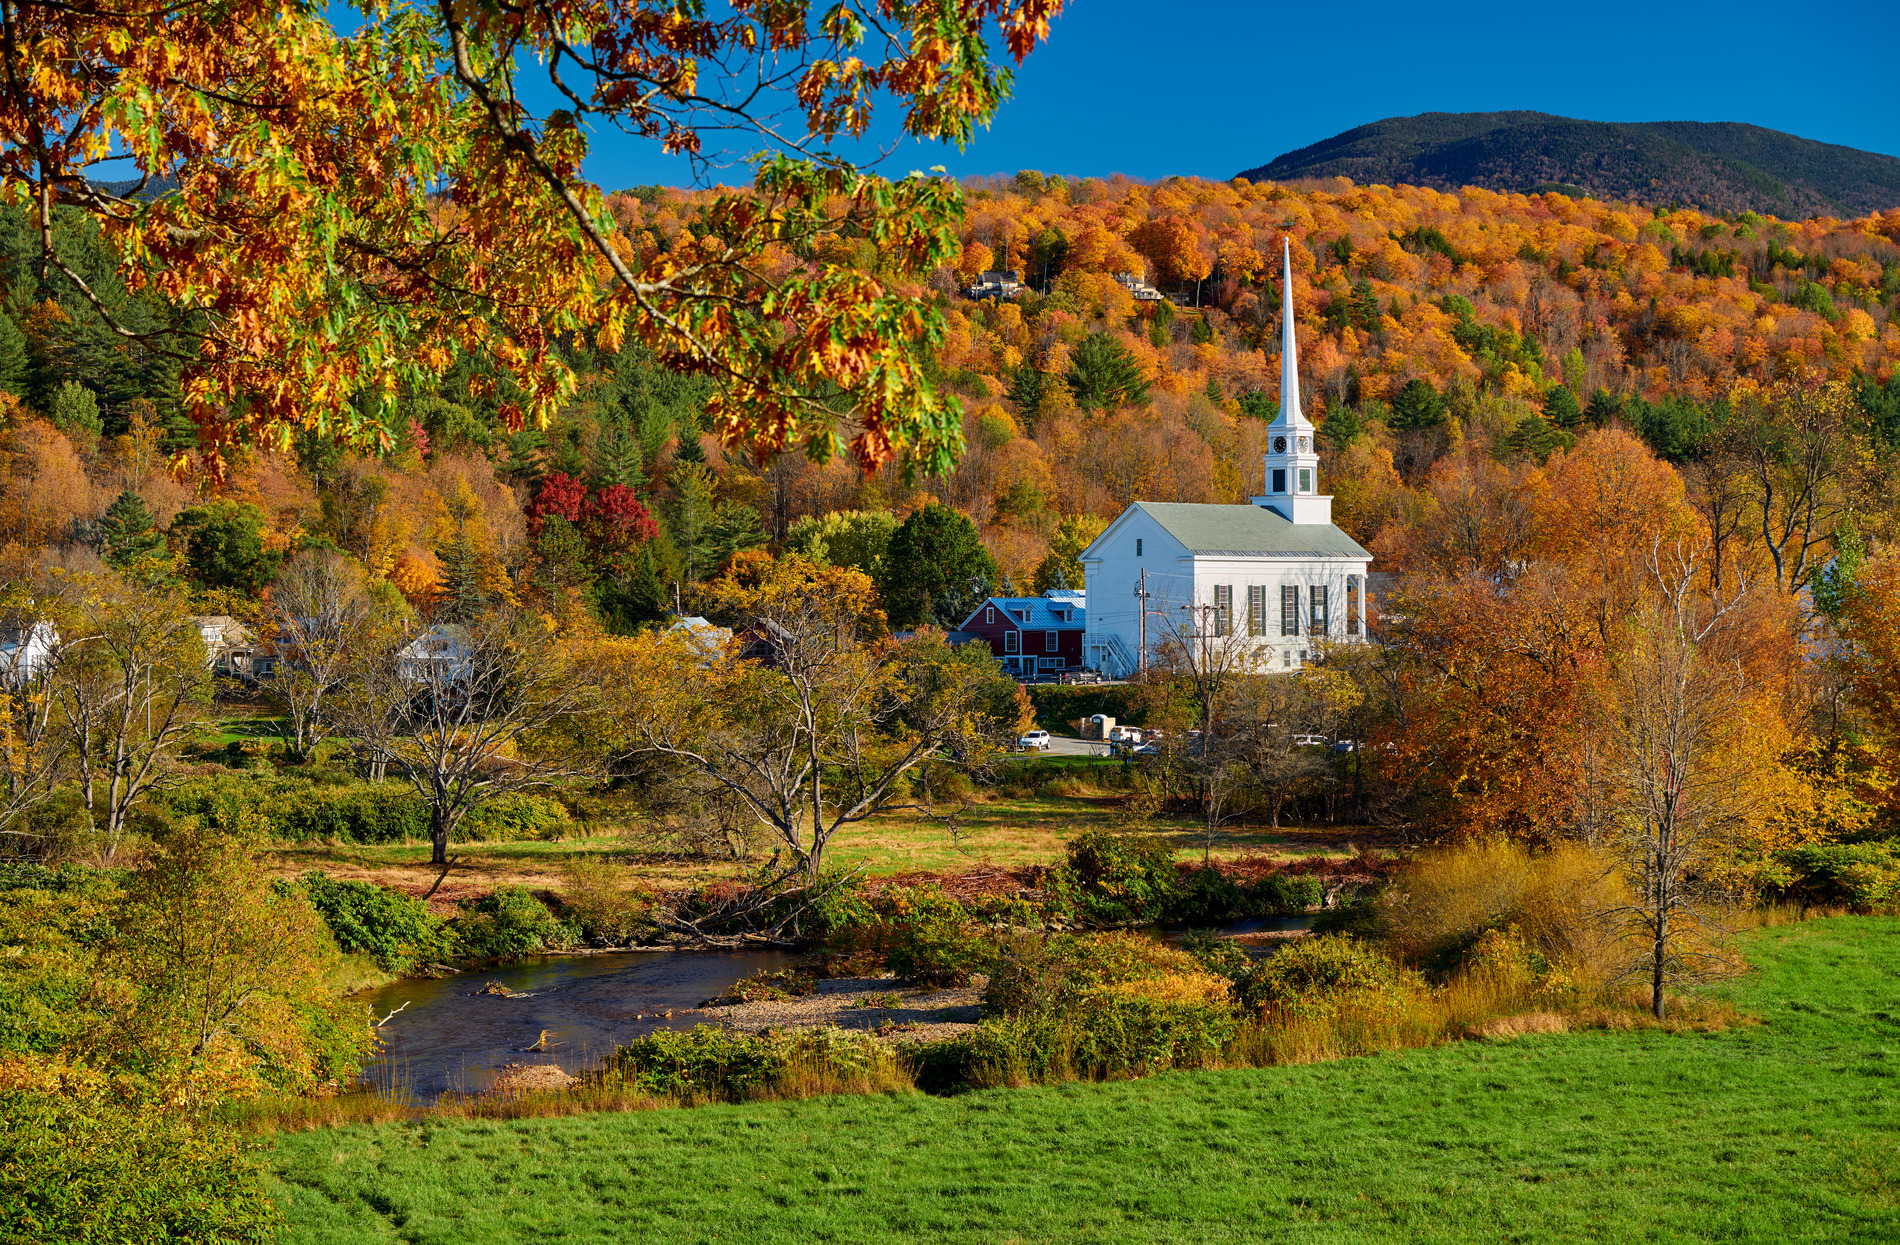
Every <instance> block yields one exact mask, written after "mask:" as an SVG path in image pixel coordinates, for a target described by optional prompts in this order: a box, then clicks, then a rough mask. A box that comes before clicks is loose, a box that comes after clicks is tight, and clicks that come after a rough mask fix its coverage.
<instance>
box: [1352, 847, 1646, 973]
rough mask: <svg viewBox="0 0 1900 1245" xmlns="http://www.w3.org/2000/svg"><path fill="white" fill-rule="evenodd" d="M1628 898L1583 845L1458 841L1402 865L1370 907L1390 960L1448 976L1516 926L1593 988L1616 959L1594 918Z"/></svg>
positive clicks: (1612, 936) (1615, 943) (1613, 937)
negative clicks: (1546, 847) (1483, 941)
mask: <svg viewBox="0 0 1900 1245" xmlns="http://www.w3.org/2000/svg"><path fill="white" fill-rule="evenodd" d="M1627 901H1628V895H1627V891H1626V890H1625V889H1624V887H1623V884H1622V882H1621V880H1620V878H1619V877H1618V876H1617V875H1616V874H1615V872H1614V871H1613V870H1612V869H1611V868H1610V867H1609V866H1608V865H1607V864H1605V863H1604V862H1603V861H1602V860H1599V859H1598V858H1597V857H1595V856H1593V855H1592V854H1591V853H1590V852H1589V851H1588V850H1587V849H1585V848H1583V847H1581V846H1577V845H1566V846H1563V847H1558V848H1555V849H1553V850H1551V851H1548V852H1533V851H1531V850H1530V849H1528V848H1525V847H1522V846H1520V845H1518V844H1516V843H1512V842H1510V841H1508V840H1502V839H1500V840H1496V841H1490V842H1478V843H1468V844H1462V845H1459V846H1456V847H1448V848H1441V849H1438V850H1436V851H1432V852H1428V853H1426V854H1424V855H1422V856H1420V857H1419V858H1418V859H1417V860H1415V861H1413V862H1411V863H1410V864H1409V865H1408V866H1407V867H1406V868H1405V869H1404V870H1403V871H1402V872H1401V873H1400V875H1399V877H1398V879H1397V880H1396V881H1395V883H1394V885H1393V887H1392V889H1391V890H1389V891H1388V892H1387V894H1386V896H1385V897H1384V898H1383V899H1382V900H1381V901H1380V902H1379V905H1378V907H1379V914H1380V916H1381V918H1382V920H1383V921H1384V923H1385V926H1386V929H1387V937H1388V938H1389V939H1390V941H1391V944H1392V947H1393V949H1394V950H1395V951H1396V952H1397V953H1398V955H1399V957H1400V958H1401V959H1402V960H1404V961H1405V962H1406V963H1408V964H1415V965H1418V966H1420V967H1422V968H1424V969H1425V970H1426V971H1427V972H1428V973H1429V974H1431V975H1432V976H1433V977H1434V978H1438V979H1443V978H1448V977H1450V976H1451V975H1452V974H1454V973H1456V972H1457V971H1458V970H1459V968H1460V967H1462V966H1463V965H1464V963H1465V960H1466V957H1467V955H1468V953H1469V952H1470V950H1471V949H1472V948H1473V947H1474V946H1476V945H1477V943H1478V940H1479V939H1480V938H1482V937H1483V936H1484V935H1485V934H1486V933H1488V932H1490V931H1493V930H1501V929H1504V928H1506V927H1507V926H1513V925H1515V926H1516V927H1517V928H1518V930H1519V931H1520V935H1521V937H1522V938H1523V940H1524V941H1525V943H1526V944H1527V945H1528V946H1529V947H1530V948H1531V949H1533V950H1535V951H1536V952H1537V953H1538V954H1539V955H1541V956H1542V957H1543V958H1544V959H1545V960H1546V961H1548V962H1549V963H1551V964H1553V965H1561V966H1562V967H1563V969H1564V971H1565V972H1566V973H1568V974H1570V975H1571V976H1572V977H1573V978H1575V979H1576V980H1577V981H1579V983H1590V982H1594V983H1598V984H1600V983H1602V982H1604V981H1607V980H1608V979H1609V978H1610V977H1611V976H1613V975H1615V973H1616V972H1617V971H1618V969H1619V967H1620V964H1621V961H1622V959H1623V955H1622V948H1621V946H1620V943H1619V940H1618V936H1617V933H1616V931H1615V930H1614V929H1612V928H1611V927H1610V926H1609V925H1607V924H1606V922H1605V921H1604V918H1603V914H1604V913H1606V912H1609V911H1611V910H1613V909H1615V908H1617V907H1619V906H1620V905H1622V904H1624V903H1626V902H1627Z"/></svg>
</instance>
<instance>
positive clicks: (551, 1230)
mask: <svg viewBox="0 0 1900 1245" xmlns="http://www.w3.org/2000/svg"><path fill="white" fill-rule="evenodd" d="M1749 952H1750V958H1751V960H1752V962H1753V963H1754V964H1755V965H1756V966H1757V969H1758V972H1757V973H1756V974H1755V975H1753V976H1752V977H1751V978H1749V979H1748V980H1746V981H1745V982H1743V983H1742V984H1740V985H1739V986H1738V987H1736V988H1735V989H1734V990H1733V995H1734V997H1735V999H1736V1000H1737V1002H1738V1003H1739V1004H1740V1005H1741V1006H1743V1007H1744V1008H1746V1009H1748V1010H1750V1011H1752V1012H1753V1013H1754V1014H1756V1015H1758V1016H1759V1017H1761V1018H1762V1021H1763V1023H1761V1024H1759V1025H1748V1026H1742V1027H1739V1028H1735V1029H1731V1030H1730V1031H1728V1032H1724V1033H1716V1034H1706V1035H1698V1034H1685V1035H1668V1034H1662V1033H1657V1032H1648V1031H1646V1032H1634V1033H1620V1034H1612V1033H1579V1034H1568V1035H1560V1036H1545V1037H1535V1038H1522V1039H1519V1040H1517V1041H1515V1042H1509V1043H1465V1044H1460V1045H1456V1046H1450V1047H1443V1048H1439V1049H1436V1050H1428V1051H1416V1052H1411V1053H1408V1054H1403V1055H1395V1056H1382V1057H1376V1058H1368V1059H1357V1060H1350V1061H1346V1062H1341V1063H1333V1064H1320V1065H1310V1066H1305V1067H1292V1068H1275V1069H1267V1070H1260V1071H1233V1072H1215V1073H1176V1074H1168V1075H1164V1076H1158V1077H1155V1078H1153V1079H1150V1080H1145V1081H1134V1082H1122V1083H1116V1084H1100V1085H1069V1086H1063V1087H1060V1088H1053V1089H1031V1090H999V1091H986V1092H982V1093H974V1094H968V1095H965V1096H962V1097H957V1098H948V1099H932V1098H926V1097H923V1096H919V1095H907V1096H902V1097H892V1098H857V1099H852V1098H839V1099H824V1100H813V1101H806V1102H784V1103H760V1104H754V1105H748V1106H739V1107H708V1108H701V1109H697V1110H688V1111H652V1112H643V1113H635V1114H628V1115H595V1116H580V1117H570V1118H566V1119H548V1120H527V1121H516V1122H508V1123H489V1122H476V1123H461V1124H452V1125H435V1126H413V1125H389V1126H379V1127H352V1128H345V1129H340V1130H335V1131H319V1132H311V1133H304V1134H298V1135H291V1136H285V1137H282V1138H280V1139H279V1140H277V1141H276V1143H275V1148H274V1151H273V1153H272V1159H273V1161H274V1163H275V1166H276V1168H277V1170H278V1172H279V1173H280V1177H279V1179H278V1180H277V1182H276V1184H275V1189H276V1193H277V1196H278V1197H280V1198H281V1199H282V1201H283V1204H284V1205H285V1207H286V1210H287V1212H288V1214H289V1217H290V1221H291V1225H292V1227H291V1230H290V1231H289V1232H288V1233H287V1234H286V1240H288V1241H291V1242H297V1243H299V1245H319V1243H322V1245H330V1243H333V1242H334V1243H337V1245H342V1243H344V1242H349V1243H350V1245H357V1243H361V1242H381V1241H390V1242H393V1241H404V1242H416V1243H419V1245H436V1243H447V1242H468V1243H471V1245H474V1243H477V1242H479V1243H481V1245H507V1243H509V1242H525V1241H536V1242H551V1241H559V1242H609V1241H611V1242H616V1243H618V1242H626V1241H638V1240H663V1241H668V1242H682V1243H683V1242H698V1241H738V1242H745V1243H746V1245H763V1243H765V1242H781V1241H784V1242H791V1241H800V1242H802V1241H867V1242H869V1241H893V1240H898V1241H939V1240H941V1241H951V1240H958V1241H981V1242H999V1243H1000V1242H1011V1241H1018V1242H1147V1241H1155V1242H1161V1241H1168V1242H1177V1241H1178V1242H1204V1241H1301V1242H1309V1241H1310V1242H1341V1243H1344V1242H1355V1243H1357V1242H1388V1241H1393V1242H1400V1241H1421V1242H1424V1241H1458V1242H1464V1241H1513V1242H1517V1241H1550V1242H1567V1241H1615V1242H1625V1241H1724V1242H1750V1241H1760V1242H1781V1241H1830V1242H1846V1241H1868V1242H1874V1241H1881V1242H1891V1241H1894V1240H1900V1093H1897V1092H1896V1091H1897V1090H1900V1082H1897V1081H1896V1079H1895V1073H1896V1071H1897V1070H1900V921H1896V920H1891V919H1880V918H1841V919H1836V920H1831V921H1822V922H1813V923H1809V924H1805V925H1797V926H1788V927H1783V928H1779V929H1774V930H1770V931H1766V932H1763V933H1761V934H1758V935H1755V936H1754V937H1753V938H1752V939H1751V942H1750V946H1749Z"/></svg>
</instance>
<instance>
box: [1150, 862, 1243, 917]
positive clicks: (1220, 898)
mask: <svg viewBox="0 0 1900 1245" xmlns="http://www.w3.org/2000/svg"><path fill="white" fill-rule="evenodd" d="M1249 907H1250V905H1249V904H1248V902H1247V896H1246V894H1245V893H1244V892H1243V891H1242V890H1241V889H1240V887H1239V886H1238V885H1236V884H1235V882H1234V880H1233V879H1232V878H1230V877H1228V876H1227V875H1226V874H1224V873H1222V872H1221V871H1220V870H1219V869H1217V868H1215V867H1214V866H1212V865H1206V866H1203V867H1202V868H1199V869H1189V870H1187V871H1185V872H1184V873H1181V874H1180V880H1179V881H1178V883H1177V885H1176V888H1175V890H1174V891H1173V892H1172V893H1171V894H1170V895H1169V896H1168V899H1167V908H1166V910H1165V911H1164V913H1163V919H1164V920H1166V921H1167V922H1168V923H1169V924H1172V925H1216V924H1219V923H1220V922H1222V921H1231V920H1233V919H1234V918H1236V917H1239V916H1242V915H1244V914H1245V913H1246V912H1247V911H1248V909H1249Z"/></svg>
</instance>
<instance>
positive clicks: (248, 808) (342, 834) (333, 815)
mask: <svg viewBox="0 0 1900 1245" xmlns="http://www.w3.org/2000/svg"><path fill="white" fill-rule="evenodd" d="M157 802H158V803H160V804H162V805H163V807H164V808H166V809H167V810H169V811H170V812H172V813H174V814H184V815H187V816H197V817H213V816H218V815H220V810H221V809H224V808H227V807H236V808H237V809H238V810H240V811H242V812H244V813H250V814H256V815H260V816H262V817H263V818H264V819H265V820H266V822H267V823H268V825H269V827H270V836H271V837H272V838H273V839H275V840H277V841H279V842H283V843H306V842H309V841H311V840H314V839H323V840H328V841H331V842H337V843H401V842H406V841H409V840H414V839H422V838H426V837H428V833H429V812H428V809H426V808H425V807H423V804H422V802H421V801H420V800H418V799H417V798H416V795H415V793H414V792H413V791H409V790H407V789H405V788H403V787H399V786H397V785H395V784H394V783H376V784H362V785H355V786H347V787H332V786H322V787H319V786H315V785H313V784H311V783H309V782H307V781H304V780H302V779H297V778H262V777H259V778H240V777H238V776H236V775H232V774H222V775H217V776H215V777H201V778H192V779H188V780H187V781H185V782H183V783H180V784H179V785H178V786H176V787H174V788H172V789H170V790H169V791H166V792H164V793H163V794H162V795H160V796H159V797H157Z"/></svg>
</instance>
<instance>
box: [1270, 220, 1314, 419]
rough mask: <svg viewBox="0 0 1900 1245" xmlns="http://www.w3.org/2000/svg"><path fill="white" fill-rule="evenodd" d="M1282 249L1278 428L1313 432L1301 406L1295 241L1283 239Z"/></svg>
mask: <svg viewBox="0 0 1900 1245" xmlns="http://www.w3.org/2000/svg"><path fill="white" fill-rule="evenodd" d="M1281 244H1282V249H1281V252H1280V417H1279V418H1278V419H1276V420H1274V421H1273V426H1274V427H1276V428H1281V427H1285V428H1292V429H1295V430H1301V429H1303V430H1305V431H1307V432H1309V433H1310V432H1311V431H1312V430H1313V425H1312V424H1310V423H1308V422H1307V419H1306V414H1305V413H1304V412H1303V411H1301V410H1300V344H1299V342H1298V341H1297V340H1295V338H1294V335H1293V243H1292V241H1291V240H1289V239H1285V238H1283V239H1281Z"/></svg>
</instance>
